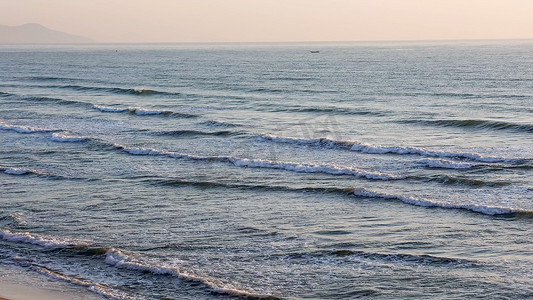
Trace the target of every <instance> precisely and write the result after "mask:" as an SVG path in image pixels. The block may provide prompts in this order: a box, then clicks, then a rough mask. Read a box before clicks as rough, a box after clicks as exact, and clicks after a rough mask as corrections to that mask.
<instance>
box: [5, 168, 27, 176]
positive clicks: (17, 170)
mask: <svg viewBox="0 0 533 300" xmlns="http://www.w3.org/2000/svg"><path fill="white" fill-rule="evenodd" d="M2 170H3V171H4V173H6V174H9V175H25V174H28V173H34V172H33V170H30V169H24V168H3V169H2Z"/></svg>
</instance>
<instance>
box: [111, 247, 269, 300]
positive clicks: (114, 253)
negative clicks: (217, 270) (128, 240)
mask: <svg viewBox="0 0 533 300" xmlns="http://www.w3.org/2000/svg"><path fill="white" fill-rule="evenodd" d="M105 262H106V263H107V264H108V265H111V266H114V267H117V268H124V269H129V270H135V271H141V272H149V273H152V274H157V275H170V276H176V277H178V278H180V279H182V280H186V281H192V282H196V283H200V284H203V285H204V286H205V287H206V288H208V289H209V290H211V291H212V292H214V293H218V294H223V295H229V296H235V297H246V298H251V299H277V298H276V297H273V296H271V295H262V294H255V293H252V292H248V291H244V290H240V289H235V288H229V287H226V286H224V285H223V284H222V283H218V282H216V280H214V279H209V278H206V277H202V276H198V275H194V274H190V273H188V272H185V271H182V270H180V269H179V268H177V267H171V266H159V265H150V264H147V263H144V262H140V261H138V260H136V259H134V258H132V257H130V256H128V255H126V254H125V253H124V252H122V251H120V250H117V249H110V250H108V251H107V253H106V259H105Z"/></svg>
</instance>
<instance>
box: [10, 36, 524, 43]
mask: <svg viewBox="0 0 533 300" xmlns="http://www.w3.org/2000/svg"><path fill="white" fill-rule="evenodd" d="M531 40H533V37H529V38H466V39H461V38H458V39H427V40H422V39H421V40H417V39H412V40H411V39H405V40H402V39H399V40H341V41H339V40H337V41H253V42H252V41H250V42H245V41H229V42H217V41H213V42H201V41H198V42H185V41H182V42H98V41H94V42H91V43H0V45H132V44H133V45H134V44H137V45H148V44H166V45H171V44H174V45H175V44H190V45H194V44H328V43H397V42H406V43H409V42H410V43H416V42H476V41H531Z"/></svg>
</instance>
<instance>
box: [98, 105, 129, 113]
mask: <svg viewBox="0 0 533 300" xmlns="http://www.w3.org/2000/svg"><path fill="white" fill-rule="evenodd" d="M93 108H94V109H97V110H99V111H102V112H113V113H121V112H126V111H129V108H117V107H110V106H102V105H93Z"/></svg>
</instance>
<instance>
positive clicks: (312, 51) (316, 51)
mask: <svg viewBox="0 0 533 300" xmlns="http://www.w3.org/2000/svg"><path fill="white" fill-rule="evenodd" d="M311 53H320V51H318V50H311Z"/></svg>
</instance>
